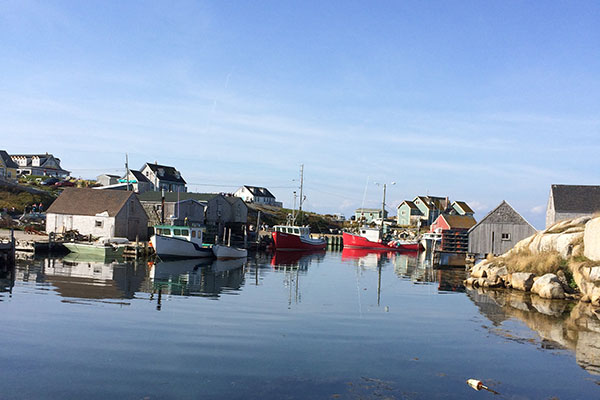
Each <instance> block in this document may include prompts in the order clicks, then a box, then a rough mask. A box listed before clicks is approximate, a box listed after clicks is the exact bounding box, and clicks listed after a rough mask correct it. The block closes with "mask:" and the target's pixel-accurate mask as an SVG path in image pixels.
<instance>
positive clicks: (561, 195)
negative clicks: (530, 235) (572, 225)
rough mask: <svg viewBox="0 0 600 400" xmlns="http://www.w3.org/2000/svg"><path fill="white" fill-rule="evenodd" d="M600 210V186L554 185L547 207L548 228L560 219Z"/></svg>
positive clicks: (591, 213)
mask: <svg viewBox="0 0 600 400" xmlns="http://www.w3.org/2000/svg"><path fill="white" fill-rule="evenodd" d="M597 212H600V186H593V185H552V186H551V187H550V196H549V197H548V206H547V208H546V228H549V227H551V226H552V225H554V224H555V223H557V222H559V221H564V220H567V219H574V218H577V217H584V216H590V217H591V216H592V215H594V214H595V213H597Z"/></svg>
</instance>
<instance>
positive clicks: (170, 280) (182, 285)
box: [148, 258, 245, 300]
mask: <svg viewBox="0 0 600 400" xmlns="http://www.w3.org/2000/svg"><path fill="white" fill-rule="evenodd" d="M244 265H245V260H244V259H232V260H209V259H198V258H195V259H186V260H169V261H158V262H156V263H148V268H149V277H150V280H151V281H152V288H151V291H152V293H159V295H160V296H161V297H162V296H164V295H177V296H200V297H210V298H218V297H220V294H221V293H223V292H230V291H237V290H239V289H240V287H241V286H242V285H243V282H244V272H243V266H244ZM159 300H160V298H159Z"/></svg>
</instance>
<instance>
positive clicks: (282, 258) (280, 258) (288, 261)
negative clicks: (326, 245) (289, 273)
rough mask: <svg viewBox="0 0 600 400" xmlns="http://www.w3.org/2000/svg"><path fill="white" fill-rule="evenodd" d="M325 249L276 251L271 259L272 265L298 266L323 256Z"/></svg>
mask: <svg viewBox="0 0 600 400" xmlns="http://www.w3.org/2000/svg"><path fill="white" fill-rule="evenodd" d="M324 255H325V250H314V251H277V250H276V251H275V252H274V253H273V258H272V259H271V265H272V266H274V267H277V266H280V265H287V266H297V265H300V264H308V263H309V262H310V261H311V260H312V259H317V258H323V256H324Z"/></svg>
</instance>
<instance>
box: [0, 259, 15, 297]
mask: <svg viewBox="0 0 600 400" xmlns="http://www.w3.org/2000/svg"><path fill="white" fill-rule="evenodd" d="M14 286H15V268H14V267H7V268H3V269H0V293H3V292H8V293H9V294H12V289H13V287H14ZM0 301H2V295H0Z"/></svg>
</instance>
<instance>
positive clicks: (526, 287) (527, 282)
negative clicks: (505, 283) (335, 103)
mask: <svg viewBox="0 0 600 400" xmlns="http://www.w3.org/2000/svg"><path fill="white" fill-rule="evenodd" d="M509 277H510V278H509V280H510V285H511V286H512V288H513V289H517V290H522V291H524V292H528V291H530V290H531V287H532V286H533V277H534V275H533V274H532V273H530V272H515V273H513V274H511V275H509Z"/></svg>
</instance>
